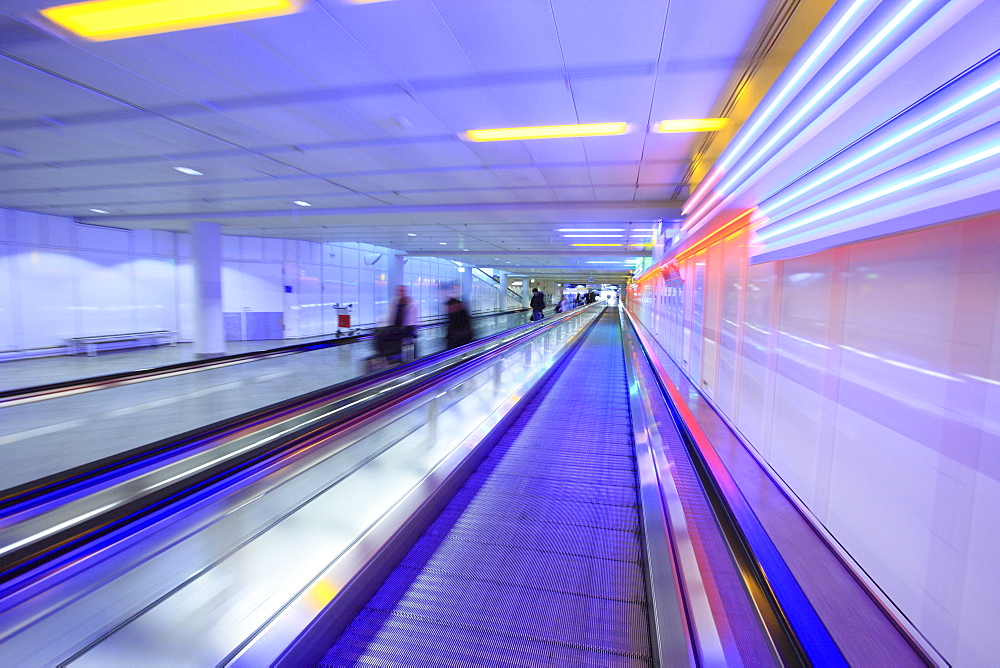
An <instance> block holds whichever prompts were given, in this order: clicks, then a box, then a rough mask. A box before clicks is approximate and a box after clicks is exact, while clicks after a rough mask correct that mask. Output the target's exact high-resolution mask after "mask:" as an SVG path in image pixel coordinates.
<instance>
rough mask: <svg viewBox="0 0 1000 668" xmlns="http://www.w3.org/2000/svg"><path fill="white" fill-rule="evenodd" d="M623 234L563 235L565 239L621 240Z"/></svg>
mask: <svg viewBox="0 0 1000 668" xmlns="http://www.w3.org/2000/svg"><path fill="white" fill-rule="evenodd" d="M623 236H625V235H623V234H564V235H563V238H565V239H621V238H622V237H623Z"/></svg>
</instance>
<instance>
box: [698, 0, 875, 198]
mask: <svg viewBox="0 0 1000 668" xmlns="http://www.w3.org/2000/svg"><path fill="white" fill-rule="evenodd" d="M865 4H866V0H856V2H855V3H854V4H853V5H852V6H851V7H850V8H849V9H848V10H847V11H846V12H845V13H844V15H843V16H842V17H840V20H839V21H837V23H836V24H835V25H834V26H833V28H831V29H830V32H828V33H827V34H826V36H824V37H823V40H822V41H821V42H820V43H819V44H818V45H817V46H816V48H815V49H814V50H813V52H812V53H810V54H809V57H808V58H806V60H805V62H804V63H802V65H801V66H800V67H799V69H798V70H797V71H796V72H795V74H794V75H792V78H791V79H789V80H788V81H787V82H786V83H785V85H784V87H783V88H782V89H781V91H780V92H779V93H778V94H777V95H776V96H775V98H774V99H773V100H771V102H769V103H768V105H767V108H766V109H764V111H763V112H761V115H760V116H759V117H758V118H757V119H756V120H755V121H754V122H753V124H751V126H750V128H749V129H747V130H746V131H745V132H744V131H742V130H741V131H740V133H739V134H741V135H743V136H742V137H741V138H740V139H739V141H737V142H736V143H735V144H734V145H732V146H731V147H730V148H727V149H726V152H725V154H724V155H723V156H722V158H721V159H720V160H719V162H718V163H717V167H718V168H720V169H724V168H726V167H729V166H730V165H732V164H733V163H734V162H735V161H736V158H737V154H738V153H739V152H740V151H742V150H743V148H744V147H745V146H746V144H747V143H748V142H750V141H751V140H753V139H755V138H756V135H757V131H758V130H759V129H760V127H761V126H762V125H763V124H764V123H766V122H768V121H770V120H771V119H772V118H773V117H774V116H775V115H776V114H777V108H778V106H779V105H780V104H782V103H783V102H784V101H785V99H786V98H787V97H788V96H789V95H790V94H791V92H792V88H793V87H795V86H796V85H798V83H799V81H800V80H801V79H803V78H804V77H805V76H806V73H807V72H808V71H809V70H810V69H811V68H812V66H813V64H814V63H815V62H816V61H817V60H818V59H819V58H820V56H821V55H824V52H825V51H826V50H827V48H828V47H829V46H830V44H832V43H833V41H834V40H835V39H837V38H838V37H839V36H840V33H841V32H843V30H844V29H845V28H846V27H847V24H848V23H849V22H850V21H851V20H852V19H853V18H854V16H855V15H856V14H857V13H858V12H859V11H860V10H861V8H862V7H863V6H864V5H865ZM715 168H716V167H713V169H715ZM703 196H704V189H703V188H702V187H701V186H699V187H698V188H696V189H695V192H694V193H692V195H691V198H690V199H689V200H688V201H689V203H691V206H694V205H695V204H696V203H697V202H698V201H699V200H700V199H701V198H702V197H703ZM685 208H687V207H685ZM681 212H682V213H685V214H686V213H687V211H685V210H684V209H682V210H681Z"/></svg>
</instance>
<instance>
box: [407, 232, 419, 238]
mask: <svg viewBox="0 0 1000 668" xmlns="http://www.w3.org/2000/svg"><path fill="white" fill-rule="evenodd" d="M406 236H408V237H415V236H417V235H416V234H414V233H413V232H407V233H406Z"/></svg>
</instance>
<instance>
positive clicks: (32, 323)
mask: <svg viewBox="0 0 1000 668" xmlns="http://www.w3.org/2000/svg"><path fill="white" fill-rule="evenodd" d="M222 241H223V244H222V256H223V257H222V298H223V310H224V311H225V312H226V313H228V314H230V316H233V315H236V314H243V317H244V318H246V319H247V321H248V322H250V324H251V327H250V329H251V330H252V329H253V326H252V325H253V323H254V322H257V323H258V325H259V323H260V322H267V323H272V324H274V323H276V328H277V329H276V332H277V333H276V334H274V335H275V336H276V337H279V338H280V337H282V336H283V337H284V338H301V337H309V336H321V335H324V334H329V333H333V332H335V331H337V308H336V307H337V306H346V305H350V309H351V320H352V323H351V324H352V326H361V327H370V326H372V325H375V324H377V323H380V322H382V321H384V319H385V314H386V311H387V308H388V305H387V285H386V282H387V278H388V277H387V271H388V254H389V253H390V252H391V251H390V250H389V249H386V248H381V247H378V246H373V245H370V244H364V243H330V242H327V243H316V242H307V241H297V240H289V239H269V238H261V237H237V236H223V238H222ZM189 243H190V238H189V235H188V234H185V233H179V232H165V231H159V230H125V229H119V228H112V227H102V226H95V225H83V224H79V223H75V222H74V221H73V220H71V219H68V218H60V217H56V216H47V215H42V214H35V213H29V212H23V211H15V210H7V209H0V353H11V354H17V353H23V351H41V352H45V351H46V350H48V351H50V352H51V351H52V349H58V348H60V347H61V346H62V345H63V341H64V339H67V338H72V337H75V336H85V335H95V334H113V333H126V332H139V331H150V330H168V331H175V332H178V333H179V334H180V338H181V340H191V338H192V336H193V334H194V333H193V311H192V308H193V296H194V295H193V292H192V291H193V272H192V267H191V264H190V261H189V257H190V252H189ZM404 273H405V276H404V277H405V280H406V282H407V284H408V285H410V286H411V290H412V291H413V293H414V296H415V297H416V298H417V300H418V305H419V309H420V316H421V318H425V319H430V318H434V317H440V316H441V315H443V311H442V308H441V304H442V301H443V300H442V298H441V293H440V286H441V284H442V283H445V282H458V281H459V280H460V274H459V272H458V266H457V265H456V264H455V263H454V262H452V261H450V260H442V259H438V258H418V257H412V258H407V259H406V264H405V270H404ZM471 301H472V304H471V307H472V310H473V311H495V310H498V305H499V302H500V301H501V298H500V292H499V290H498V288H497V286H495V285H494V284H493V283H492V282H487V281H485V280H480V278H478V277H477V278H475V280H474V281H473V295H472V297H471ZM254 318H256V320H254ZM245 330H246V327H245V326H244V328H243V330H241V331H245ZM273 331H275V330H274V329H273V328H272V329H268V330H267V332H268V337H270V335H271V334H272V332H273Z"/></svg>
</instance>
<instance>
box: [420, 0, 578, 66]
mask: <svg viewBox="0 0 1000 668" xmlns="http://www.w3.org/2000/svg"><path fill="white" fill-rule="evenodd" d="M434 4H435V5H436V6H437V8H438V11H440V12H441V15H442V17H444V20H445V21H446V22H447V24H448V27H449V28H450V29H451V31H452V34H454V35H455V37H456V39H457V40H458V43H459V44H460V45H461V47H462V50H463V51H464V52H465V55H466V56H467V57H468V58H469V60H470V61H471V63H472V64H473V66H474V67H475V68H476V70H477V71H479V72H500V71H505V70H510V69H514V68H518V69H520V68H523V69H526V70H528V69H540V68H559V67H562V66H563V59H562V53H561V52H560V49H559V41H558V36H557V35H556V30H555V22H554V21H553V18H552V10H551V8H550V7H549V3H547V2H519V3H509V2H469V1H468V0H435V3H434Z"/></svg>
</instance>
